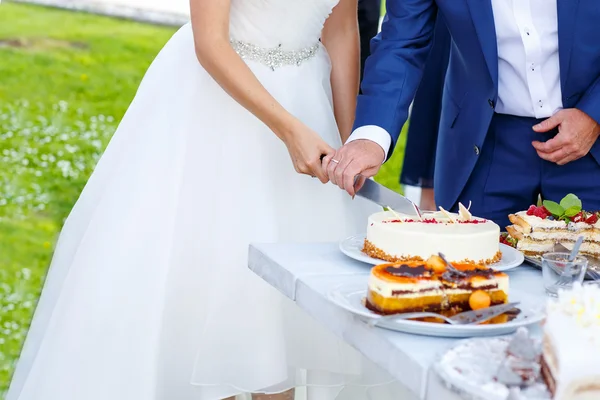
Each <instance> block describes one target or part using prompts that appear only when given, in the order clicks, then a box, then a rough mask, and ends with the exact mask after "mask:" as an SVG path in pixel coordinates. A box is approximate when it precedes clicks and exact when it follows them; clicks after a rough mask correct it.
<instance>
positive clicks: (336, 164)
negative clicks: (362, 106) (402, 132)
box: [323, 139, 385, 196]
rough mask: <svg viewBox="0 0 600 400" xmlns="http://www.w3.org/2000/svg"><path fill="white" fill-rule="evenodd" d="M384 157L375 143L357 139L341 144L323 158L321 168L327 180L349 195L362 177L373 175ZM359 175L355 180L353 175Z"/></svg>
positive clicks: (358, 185) (381, 149)
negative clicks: (327, 177)
mask: <svg viewBox="0 0 600 400" xmlns="http://www.w3.org/2000/svg"><path fill="white" fill-rule="evenodd" d="M384 158H385V152H384V151H383V148H382V147H381V146H380V145H378V144H377V143H375V142H373V141H371V140H367V139H359V140H354V141H352V142H349V143H348V144H345V145H344V146H342V147H341V148H340V149H339V150H337V151H336V152H335V154H333V155H328V156H326V157H325V158H324V159H323V169H324V170H326V171H327V175H328V176H329V180H330V181H331V182H333V183H334V184H335V185H338V186H339V187H340V188H341V189H343V190H345V191H346V192H348V194H349V195H350V196H354V195H355V194H356V190H358V189H359V188H360V187H361V186H362V184H363V183H364V179H366V178H370V177H372V176H374V175H375V174H376V173H377V171H379V168H380V167H381V164H383V162H384V161H385V160H384ZM357 175H361V179H359V180H357V181H356V184H355V177H356V176H357Z"/></svg>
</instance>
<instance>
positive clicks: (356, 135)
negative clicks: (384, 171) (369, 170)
mask: <svg viewBox="0 0 600 400" xmlns="http://www.w3.org/2000/svg"><path fill="white" fill-rule="evenodd" d="M359 139H366V140H370V141H372V142H375V143H377V144H378V145H380V146H381V148H382V149H383V152H384V153H385V157H384V158H383V160H384V161H385V160H387V159H388V152H389V151H390V147H391V146H392V138H391V136H390V134H389V133H387V131H386V130H385V129H383V128H382V127H380V126H377V125H365V126H361V127H359V128H356V129H355V130H354V132H352V134H351V135H350V137H349V138H348V140H346V143H350V142H352V141H354V140H359Z"/></svg>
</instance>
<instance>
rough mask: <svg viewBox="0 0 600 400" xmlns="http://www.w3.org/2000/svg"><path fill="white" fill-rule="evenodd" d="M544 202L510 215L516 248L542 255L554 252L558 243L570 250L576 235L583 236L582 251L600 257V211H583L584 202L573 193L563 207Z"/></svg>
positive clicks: (525, 252) (509, 227)
mask: <svg viewBox="0 0 600 400" xmlns="http://www.w3.org/2000/svg"><path fill="white" fill-rule="evenodd" d="M565 199H570V200H567V201H565ZM569 201H570V202H569ZM544 204H545V205H540V206H534V205H532V206H530V207H529V209H528V210H527V211H519V212H517V213H515V214H511V215H509V216H508V218H509V220H510V222H511V223H512V225H510V226H507V227H506V230H507V232H508V234H509V235H510V237H512V238H513V239H515V240H516V242H517V243H516V247H517V250H520V251H521V252H523V253H524V254H525V255H527V256H541V255H542V254H544V253H548V252H552V251H554V245H555V244H557V243H560V244H562V245H563V246H565V247H566V248H567V249H569V250H570V249H571V248H572V247H573V245H574V243H575V241H577V238H578V237H579V236H583V237H584V242H583V244H582V245H581V249H580V252H581V253H583V254H584V255H591V256H594V257H598V256H600V221H599V217H600V213H598V212H588V211H584V210H582V209H581V201H579V199H578V198H577V196H574V195H568V196H566V197H565V198H564V199H563V200H562V201H561V203H560V204H563V206H561V205H560V204H558V203H553V202H544ZM569 205H570V207H568V206H569ZM557 206H558V207H557Z"/></svg>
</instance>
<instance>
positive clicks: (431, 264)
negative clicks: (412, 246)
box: [425, 256, 446, 275]
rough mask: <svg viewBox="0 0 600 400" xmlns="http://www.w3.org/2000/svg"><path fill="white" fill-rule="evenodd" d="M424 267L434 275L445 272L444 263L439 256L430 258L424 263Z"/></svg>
mask: <svg viewBox="0 0 600 400" xmlns="http://www.w3.org/2000/svg"><path fill="white" fill-rule="evenodd" d="M425 264H426V266H427V267H428V268H429V269H430V270H432V271H433V272H434V273H436V274H438V275H441V274H443V273H444V272H446V263H445V262H444V260H442V258H441V257H440V256H431V257H429V259H428V260H427V261H425Z"/></svg>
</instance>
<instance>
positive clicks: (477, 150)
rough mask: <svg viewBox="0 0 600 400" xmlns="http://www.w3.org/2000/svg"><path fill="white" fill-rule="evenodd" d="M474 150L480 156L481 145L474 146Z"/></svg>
mask: <svg viewBox="0 0 600 400" xmlns="http://www.w3.org/2000/svg"><path fill="white" fill-rule="evenodd" d="M473 151H474V152H475V155H476V156H478V155H479V153H480V151H479V147H478V146H473Z"/></svg>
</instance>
